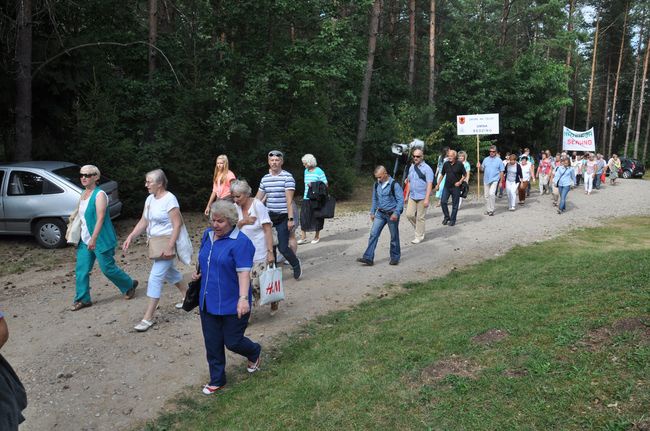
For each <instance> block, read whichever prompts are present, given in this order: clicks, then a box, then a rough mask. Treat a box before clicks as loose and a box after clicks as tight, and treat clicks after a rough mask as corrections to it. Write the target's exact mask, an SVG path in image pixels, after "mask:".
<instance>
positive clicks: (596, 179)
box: [594, 172, 603, 190]
mask: <svg viewBox="0 0 650 431" xmlns="http://www.w3.org/2000/svg"><path fill="white" fill-rule="evenodd" d="M602 174H603V173H602V172H601V173H599V174H596V176H595V177H594V188H595V189H596V190H600V176H601V175H602Z"/></svg>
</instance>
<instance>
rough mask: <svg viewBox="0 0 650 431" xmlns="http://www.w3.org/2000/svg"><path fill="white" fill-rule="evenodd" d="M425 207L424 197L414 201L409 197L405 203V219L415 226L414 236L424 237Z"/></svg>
mask: <svg viewBox="0 0 650 431" xmlns="http://www.w3.org/2000/svg"><path fill="white" fill-rule="evenodd" d="M426 215H427V209H426V208H425V207H424V199H422V200H419V201H416V200H413V199H411V198H410V197H409V200H408V203H407V205H406V219H407V220H408V221H409V222H411V225H412V226H413V227H414V228H415V237H416V238H419V239H424V217H425V216H426Z"/></svg>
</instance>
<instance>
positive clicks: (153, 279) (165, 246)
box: [122, 169, 187, 332]
mask: <svg viewBox="0 0 650 431" xmlns="http://www.w3.org/2000/svg"><path fill="white" fill-rule="evenodd" d="M145 178H146V180H145V183H144V185H145V187H146V188H147V191H148V192H149V196H148V197H147V200H146V201H145V203H144V211H142V217H141V218H140V220H139V221H138V223H137V224H136V225H135V227H134V228H133V230H132V231H131V233H130V234H129V236H128V237H127V238H126V241H124V244H123V245H122V250H124V251H127V250H128V249H129V246H130V245H131V241H133V238H136V237H137V236H138V235H140V234H141V233H143V232H144V231H146V232H147V240H148V242H149V250H150V253H149V256H150V258H151V259H152V260H153V265H152V266H151V272H150V273H149V283H148V285H147V296H148V297H149V303H148V304H147V308H146V310H145V312H144V317H143V318H142V320H141V321H140V323H138V324H137V325H136V326H135V327H134V329H135V330H136V331H138V332H144V331H146V330H148V329H149V328H151V327H152V326H153V324H154V322H153V313H154V312H155V311H156V307H158V302H159V301H160V295H161V293H162V288H163V285H164V284H165V281H167V282H168V283H171V284H175V285H176V287H177V288H178V290H179V291H180V293H181V297H182V298H184V297H185V292H187V286H185V285H183V283H181V281H182V280H183V276H182V274H181V273H180V272H179V271H178V270H177V269H176V268H175V267H174V258H175V257H176V240H177V239H178V236H179V235H180V232H181V226H182V225H183V219H182V217H181V211H180V207H179V205H178V200H177V199H176V196H174V195H173V194H172V193H171V192H169V191H167V176H166V175H165V173H164V172H163V170H162V169H155V170H153V171H151V172H148V173H147V175H146V176H145ZM154 244H162V249H161V250H160V254H159V255H157V256H154V257H152V256H151V254H152V251H155V249H156V247H155V246H154ZM156 254H157V252H156ZM182 305H183V303H182V302H180V303H178V304H176V308H181V307H182Z"/></svg>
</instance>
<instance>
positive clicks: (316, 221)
mask: <svg viewBox="0 0 650 431" xmlns="http://www.w3.org/2000/svg"><path fill="white" fill-rule="evenodd" d="M302 164H303V166H304V167H305V192H304V194H303V196H302V205H301V207H300V228H301V229H302V234H301V235H300V239H299V240H298V244H307V243H308V242H310V241H309V240H308V239H307V232H315V233H314V239H313V240H312V241H311V243H312V244H318V242H319V241H320V231H321V230H323V225H324V224H325V220H324V219H322V218H320V217H315V216H314V208H313V207H312V206H311V204H310V200H309V198H308V197H307V193H308V192H309V186H310V185H311V184H315V183H317V182H318V181H320V182H321V183H323V184H325V186H326V187H327V177H326V176H325V172H323V170H322V169H321V168H319V167H318V163H317V161H316V157H314V156H313V155H312V154H305V155H304V156H302Z"/></svg>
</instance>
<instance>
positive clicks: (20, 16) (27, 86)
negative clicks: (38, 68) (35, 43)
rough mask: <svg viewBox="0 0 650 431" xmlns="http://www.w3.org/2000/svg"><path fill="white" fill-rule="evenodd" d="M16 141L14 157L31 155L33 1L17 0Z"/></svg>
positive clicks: (22, 157) (29, 157)
mask: <svg viewBox="0 0 650 431" xmlns="http://www.w3.org/2000/svg"><path fill="white" fill-rule="evenodd" d="M16 9H17V10H16V12H17V14H16V27H17V35H16V63H17V71H16V72H17V73H16V143H15V147H14V160H15V161H17V162H23V161H27V160H31V159H32V1H31V0H17V1H16Z"/></svg>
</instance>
